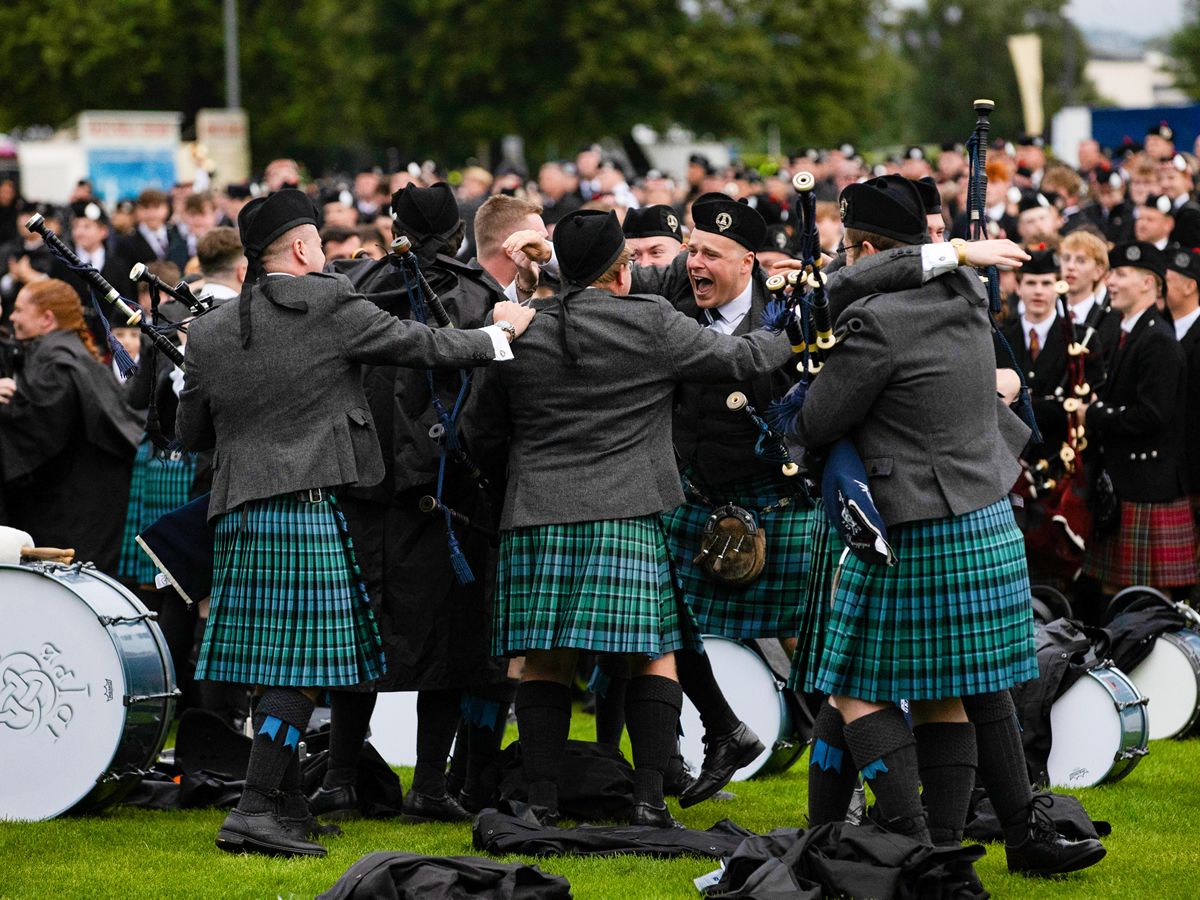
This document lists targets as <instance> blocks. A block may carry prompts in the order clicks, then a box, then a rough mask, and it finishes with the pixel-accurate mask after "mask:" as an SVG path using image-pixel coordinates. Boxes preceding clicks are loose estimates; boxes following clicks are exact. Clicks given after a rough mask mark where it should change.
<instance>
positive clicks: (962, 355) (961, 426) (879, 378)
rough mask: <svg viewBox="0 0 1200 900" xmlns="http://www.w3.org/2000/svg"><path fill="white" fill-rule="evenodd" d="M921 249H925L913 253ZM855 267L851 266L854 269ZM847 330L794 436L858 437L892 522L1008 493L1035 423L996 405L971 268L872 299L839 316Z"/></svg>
mask: <svg viewBox="0 0 1200 900" xmlns="http://www.w3.org/2000/svg"><path fill="white" fill-rule="evenodd" d="M916 249H917V250H918V252H919V248H916ZM851 268H855V267H851ZM836 327H837V328H838V329H841V328H843V327H846V328H847V329H850V330H849V332H848V334H847V336H846V338H845V339H844V340H843V341H842V342H841V343H839V345H838V346H837V347H836V348H835V349H834V350H833V352H832V353H831V354H830V356H829V359H828V361H827V362H826V363H825V368H824V369H823V370H822V372H821V374H820V375H819V376H818V377H817V378H816V379H815V380H814V382H813V383H812V385H811V387H810V388H809V391H808V397H807V400H806V402H805V404H804V408H803V411H802V413H801V416H800V421H799V428H798V437H799V440H800V441H801V442H802V443H803V444H804V445H805V446H810V447H821V446H825V445H827V444H830V443H832V442H833V441H835V440H837V439H838V438H840V437H842V436H843V435H849V436H850V438H851V439H852V440H853V441H854V443H855V445H856V447H857V449H858V452H859V454H860V456H861V457H862V461H863V465H864V466H865V467H866V470H867V474H868V476H869V478H870V486H871V492H872V494H873V496H874V499H875V504H876V506H877V508H878V509H879V512H880V514H881V515H882V516H883V518H884V520H885V522H886V523H887V524H888V525H895V524H899V523H903V522H910V521H916V520H921V519H939V518H945V517H948V516H951V515H956V516H957V515H963V514H965V513H968V512H972V511H974V510H977V509H981V508H983V507H985V506H988V505H989V504H991V503H994V502H995V501H996V500H998V499H1000V498H1001V497H1004V496H1005V495H1006V494H1007V493H1008V491H1009V489H1010V488H1011V487H1012V485H1013V483H1014V482H1015V481H1016V478H1017V475H1018V474H1019V471H1020V466H1019V464H1018V462H1017V460H1016V456H1015V454H1014V452H1013V449H1012V448H1013V446H1014V443H1016V444H1017V445H1018V446H1019V445H1020V444H1023V440H1020V441H1017V442H1014V440H1013V439H1012V435H1013V433H1014V432H1020V431H1021V430H1024V433H1025V436H1026V437H1027V436H1028V428H1026V427H1025V426H1023V425H1022V424H1021V423H1020V422H1019V420H1017V421H1016V422H1015V424H1014V420H1016V416H1015V415H1014V414H1013V413H1012V412H1011V411H1010V410H1008V409H1007V408H1006V407H1004V406H1003V404H1002V403H998V402H997V399H996V368H995V352H994V349H993V345H992V333H991V326H990V324H989V322H988V306H987V297H986V295H985V293H984V290H983V287H982V285H981V283H980V281H979V279H978V277H976V275H975V273H974V272H967V271H963V270H957V271H954V272H951V273H949V274H946V275H942V276H940V277H938V278H934V279H933V280H931V281H929V282H928V283H927V284H925V285H924V286H922V287H920V288H914V289H910V290H906V291H899V292H893V293H886V294H870V295H868V296H865V297H862V298H860V299H859V300H857V301H855V302H853V303H851V304H850V305H849V306H848V307H846V309H845V311H844V312H843V313H842V314H841V315H840V316H839V317H838V320H837V326H836Z"/></svg>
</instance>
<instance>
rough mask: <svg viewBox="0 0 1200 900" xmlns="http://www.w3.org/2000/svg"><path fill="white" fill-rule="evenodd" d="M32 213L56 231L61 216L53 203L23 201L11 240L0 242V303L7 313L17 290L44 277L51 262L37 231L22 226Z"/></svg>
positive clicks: (59, 225) (47, 249) (60, 226)
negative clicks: (23, 206) (16, 227)
mask: <svg viewBox="0 0 1200 900" xmlns="http://www.w3.org/2000/svg"><path fill="white" fill-rule="evenodd" d="M34 213H40V214H41V216H42V218H43V219H45V220H46V227H47V228H49V229H50V230H51V231H54V232H58V231H60V230H61V229H62V217H61V216H60V214H59V212H58V210H57V209H55V208H54V207H53V206H47V205H43V204H37V203H26V204H25V208H24V210H23V211H22V213H21V215H20V216H19V217H18V236H17V239H16V240H15V241H11V242H9V243H8V244H5V245H3V246H0V272H3V274H2V275H0V303H2V305H3V309H4V312H5V313H6V314H7V313H8V311H9V310H10V309H11V308H12V303H13V301H14V300H15V299H16V296H17V292H18V291H20V290H21V288H23V287H24V286H25V285H27V284H30V283H32V282H34V281H39V280H41V279H42V278H45V277H47V273H49V271H50V268H51V266H52V265H53V264H54V255H53V254H52V253H51V252H50V248H49V247H47V246H46V245H45V243H44V242H43V241H42V238H41V236H40V235H37V234H34V233H33V232H31V231H26V230H25V222H26V221H28V219H29V217H30V216H32V215H33V214H34Z"/></svg>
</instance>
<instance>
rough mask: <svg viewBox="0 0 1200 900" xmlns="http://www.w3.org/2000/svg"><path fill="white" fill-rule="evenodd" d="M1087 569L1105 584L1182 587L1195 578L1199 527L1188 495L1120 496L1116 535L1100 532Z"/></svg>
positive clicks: (1088, 554)
mask: <svg viewBox="0 0 1200 900" xmlns="http://www.w3.org/2000/svg"><path fill="white" fill-rule="evenodd" d="M1083 574H1085V575H1090V576H1091V577H1092V578H1095V579H1097V580H1098V581H1100V583H1101V584H1112V585H1116V586H1118V587H1128V586H1129V585H1133V584H1148V585H1152V586H1154V587H1183V586H1185V585H1189V584H1195V583H1196V526H1195V520H1194V519H1193V518H1192V506H1191V502H1190V501H1189V500H1188V498H1187V497H1183V498H1181V499H1179V500H1173V501H1171V502H1170V503H1134V502H1132V501H1130V500H1122V501H1121V524H1120V527H1119V528H1118V529H1117V532H1116V534H1109V535H1105V536H1103V537H1097V538H1095V539H1094V540H1093V541H1092V546H1090V547H1088V552H1087V555H1086V556H1085V557H1084V560H1083Z"/></svg>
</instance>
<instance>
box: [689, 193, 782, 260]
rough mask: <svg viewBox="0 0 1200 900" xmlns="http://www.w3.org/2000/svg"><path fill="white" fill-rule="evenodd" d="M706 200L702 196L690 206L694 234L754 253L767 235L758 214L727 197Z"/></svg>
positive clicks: (760, 216)
mask: <svg viewBox="0 0 1200 900" xmlns="http://www.w3.org/2000/svg"><path fill="white" fill-rule="evenodd" d="M710 196H711V195H709V194H703V195H701V196H700V197H699V198H697V200H696V202H695V203H694V204H692V221H693V222H694V223H695V226H696V230H697V231H707V232H709V233H710V234H719V235H721V236H722V237H727V238H729V239H730V240H732V241H736V242H737V243H739V244H741V245H742V246H743V247H745V248H746V249H747V250H750V251H756V250H758V248H759V247H761V246H762V242H763V239H764V238H765V236H766V232H767V223H766V220H765V219H763V217H762V214H761V213H760V212H759V211H758V210H756V209H751V208H750V207H749V206H748V205H746V204H745V203H739V202H738V201H737V200H731V199H730V198H729V197H723V198H721V199H717V198H715V197H714V198H712V199H708V198H709V197H710Z"/></svg>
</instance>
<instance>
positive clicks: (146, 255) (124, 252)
mask: <svg viewBox="0 0 1200 900" xmlns="http://www.w3.org/2000/svg"><path fill="white" fill-rule="evenodd" d="M117 252H118V253H120V254H121V256H123V257H125V258H126V259H127V260H129V265H130V266H132V265H133V264H134V263H146V264H147V265H149V264H150V263H152V262H157V261H158V260H160V259H163V260H166V261H167V262H173V263H175V265H177V266H179V271H180V272H182V271H183V270H184V267H185V266H187V261H188V258H189V257H190V255H191V254H189V253H188V242H187V238H185V237H184V236H183V233H182V232H181V231H180V230H179V229H178V228H177V227H176V226H174V225H168V226H167V253H166V255H165V256H161V257H160V256H159V255H158V253H157V252H156V251H155V249H154V248H153V247H152V246H150V242H149V241H147V240H146V238H145V236H144V235H143V234H142V232H141V230H140V229H138V228H134V229H133V232H132V233H131V234H127V235H125V236H124V237H122V238H121V239H120V240H119V241H118V242H117ZM126 275H128V270H126Z"/></svg>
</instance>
